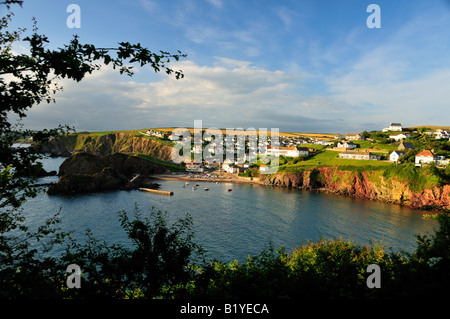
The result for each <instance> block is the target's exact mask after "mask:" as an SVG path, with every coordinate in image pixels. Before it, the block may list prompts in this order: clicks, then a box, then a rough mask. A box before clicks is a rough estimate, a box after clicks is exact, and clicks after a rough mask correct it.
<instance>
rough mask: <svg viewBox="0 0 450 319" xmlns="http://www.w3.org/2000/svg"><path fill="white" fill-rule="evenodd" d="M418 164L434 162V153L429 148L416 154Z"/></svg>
mask: <svg viewBox="0 0 450 319" xmlns="http://www.w3.org/2000/svg"><path fill="white" fill-rule="evenodd" d="M415 159H416V165H417V164H419V165H420V164H429V163H433V162H434V154H433V152H431V151H429V150H423V151H422V152H420V153H419V154H417V155H416V158H415Z"/></svg>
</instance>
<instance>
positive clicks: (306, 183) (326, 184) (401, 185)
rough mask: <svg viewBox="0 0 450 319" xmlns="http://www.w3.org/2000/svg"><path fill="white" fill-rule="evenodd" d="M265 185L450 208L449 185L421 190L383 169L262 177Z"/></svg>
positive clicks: (323, 169)
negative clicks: (387, 174) (389, 174)
mask: <svg viewBox="0 0 450 319" xmlns="http://www.w3.org/2000/svg"><path fill="white" fill-rule="evenodd" d="M261 181H262V182H263V183H264V184H266V185H276V186H282V187H292V188H299V189H309V190H318V191H324V192H329V193H335V194H339V195H347V196H355V197H358V198H362V199H369V200H380V201H383V202H387V203H393V204H400V205H405V206H409V207H411V208H437V209H450V185H448V184H444V185H438V184H435V185H432V183H431V185H430V186H427V187H426V188H423V187H422V188H421V187H418V186H417V185H415V184H414V183H413V181H411V180H407V179H405V178H402V177H399V176H387V177H386V174H384V172H383V171H382V170H363V171H351V170H350V171H345V170H340V169H338V168H333V167H319V168H313V169H305V170H303V171H301V172H295V173H290V172H280V173H276V174H274V175H267V176H263V177H262V179H261Z"/></svg>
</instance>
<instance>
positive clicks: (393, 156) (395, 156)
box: [389, 151, 405, 162]
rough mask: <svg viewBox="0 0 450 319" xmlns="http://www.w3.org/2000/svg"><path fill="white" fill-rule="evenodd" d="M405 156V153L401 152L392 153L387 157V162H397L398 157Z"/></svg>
mask: <svg viewBox="0 0 450 319" xmlns="http://www.w3.org/2000/svg"><path fill="white" fill-rule="evenodd" d="M403 155H405V153H403V152H401V151H393V152H392V153H391V154H390V155H389V160H390V161H391V162H397V161H398V159H399V158H400V156H403Z"/></svg>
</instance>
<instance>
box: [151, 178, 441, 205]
mask: <svg viewBox="0 0 450 319" xmlns="http://www.w3.org/2000/svg"><path fill="white" fill-rule="evenodd" d="M201 175H202V174H159V175H150V176H148V177H149V178H151V179H152V180H172V181H184V182H188V181H189V182H191V181H192V182H207V183H208V182H209V183H215V182H218V183H233V184H252V185H260V186H272V187H273V186H275V187H281V188H285V187H284V186H280V185H272V184H267V183H264V182H261V181H260V180H259V178H258V179H257V180H254V179H253V180H252V179H250V178H249V177H240V176H236V175H234V174H230V173H220V175H216V174H214V175H213V174H211V175H210V176H209V177H208V175H206V176H201ZM295 189H300V190H307V191H315V192H318V193H325V194H329V195H335V196H344V197H353V198H358V199H363V200H367V201H379V202H383V203H385V204H390V205H399V206H404V207H408V208H410V209H414V210H419V211H423V212H424V213H427V212H442V211H446V208H445V207H427V206H424V207H413V206H410V205H407V204H401V203H396V202H392V201H384V200H381V199H371V198H364V197H360V196H356V195H355V194H342V193H339V192H336V191H332V190H329V189H327V188H317V189H307V188H305V189H303V188H295Z"/></svg>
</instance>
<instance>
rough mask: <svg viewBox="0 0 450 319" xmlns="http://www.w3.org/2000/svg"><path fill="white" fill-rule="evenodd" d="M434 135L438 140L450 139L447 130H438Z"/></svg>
mask: <svg viewBox="0 0 450 319" xmlns="http://www.w3.org/2000/svg"><path fill="white" fill-rule="evenodd" d="M434 135H436V139H437V140H440V139H448V138H450V133H449V132H447V131H446V130H441V129H438V130H436V131H435V132H434Z"/></svg>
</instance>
